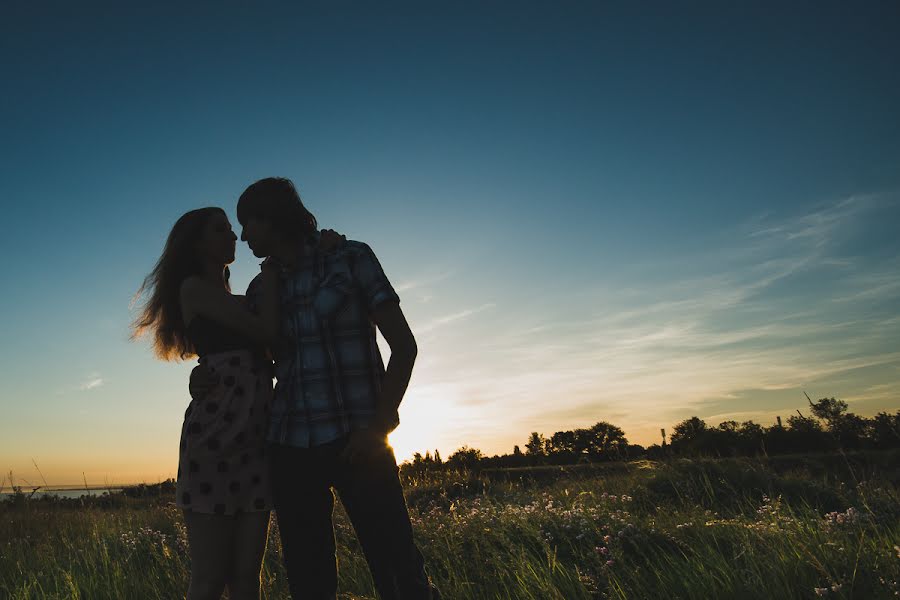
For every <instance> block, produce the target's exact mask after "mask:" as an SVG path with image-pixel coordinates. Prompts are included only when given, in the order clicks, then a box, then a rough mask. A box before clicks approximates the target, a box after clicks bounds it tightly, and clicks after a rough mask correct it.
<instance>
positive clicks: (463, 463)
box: [447, 446, 484, 470]
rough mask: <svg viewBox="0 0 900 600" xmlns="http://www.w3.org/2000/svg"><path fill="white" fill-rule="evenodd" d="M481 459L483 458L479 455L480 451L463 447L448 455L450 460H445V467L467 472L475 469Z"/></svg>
mask: <svg viewBox="0 0 900 600" xmlns="http://www.w3.org/2000/svg"><path fill="white" fill-rule="evenodd" d="M482 458H484V455H483V454H482V453H481V450H478V449H477V448H469V447H468V446H463V447H462V448H460V449H459V450H457V451H456V452H454V453H453V454H451V455H450V458H448V459H447V465H448V466H450V467H451V468H454V469H459V470H462V469H467V470H469V469H474V468H476V467H477V466H478V463H479V462H481V459H482Z"/></svg>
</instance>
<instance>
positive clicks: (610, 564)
mask: <svg viewBox="0 0 900 600" xmlns="http://www.w3.org/2000/svg"><path fill="white" fill-rule="evenodd" d="M614 564H616V561H614V560H612V559H610V560H608V561H606V566H607V567H611V566H613V565H614Z"/></svg>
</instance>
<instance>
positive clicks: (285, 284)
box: [237, 178, 438, 600]
mask: <svg viewBox="0 0 900 600" xmlns="http://www.w3.org/2000/svg"><path fill="white" fill-rule="evenodd" d="M237 214H238V220H239V221H240V223H241V226H242V227H243V231H242V233H241V239H242V240H243V241H246V242H247V244H248V245H249V246H250V249H251V250H252V251H253V254H254V255H255V256H257V257H260V258H266V260H267V261H273V262H275V263H276V264H277V266H278V268H279V270H280V283H279V288H280V297H281V302H280V310H281V314H280V320H281V325H282V334H281V339H280V341H279V342H278V343H277V344H276V346H275V347H274V348H272V354H273V358H274V360H275V376H276V378H277V384H276V386H275V395H274V401H273V405H272V411H271V414H272V416H271V420H270V425H269V430H268V442H269V444H268V455H269V465H270V469H271V475H270V476H271V481H272V492H273V496H274V504H275V511H276V514H277V516H278V525H279V529H280V531H281V542H282V547H283V550H284V561H285V566H286V568H287V572H288V583H289V585H290V589H291V595H292V596H293V597H294V598H295V599H298V600H299V599H307V598H308V599H311V600H320V599H323V600H324V599H326V598H328V599H331V598H335V597H336V593H337V567H336V563H335V542H334V528H333V523H332V509H333V506H334V495H333V493H332V488H334V489H335V490H336V491H337V493H338V494H339V495H340V498H341V501H342V503H343V504H344V507H345V509H346V511H347V514H348V516H349V517H350V520H351V522H352V524H353V527H354V529H355V531H356V534H357V537H358V538H359V541H360V545H361V546H362V549H363V552H364V554H365V557H366V561H367V562H368V564H369V568H370V571H371V573H372V578H373V580H374V582H375V587H376V589H377V590H378V593H379V595H380V596H381V598H383V599H384V600H393V599H398V600H407V599H408V600H419V599H431V598H437V597H438V594H437V590H435V589H434V588H433V587H432V586H431V584H430V583H429V581H428V576H427V575H426V573H425V568H424V560H423V558H422V554H421V553H420V552H419V550H418V548H417V547H416V545H415V543H414V541H413V536H412V527H411V525H410V520H409V514H408V513H407V509H406V502H405V499H404V497H403V490H402V488H401V485H400V479H399V476H398V468H397V462H396V459H395V457H394V453H393V450H392V449H391V447H390V446H389V445H388V443H387V435H388V434H389V433H390V432H391V431H392V430H393V429H394V428H395V427H396V426H397V425H398V424H399V417H398V414H397V408H398V406H399V405H400V401H401V400H402V398H403V394H404V393H405V392H406V388H407V385H408V384H409V378H410V375H411V373H412V368H413V364H414V363H415V358H416V342H415V338H414V337H413V334H412V332H411V331H410V329H409V325H408V323H407V322H406V318H405V317H404V315H403V312H402V310H401V309H400V299H399V297H398V296H397V293H396V292H395V291H394V289H393V287H392V286H391V284H390V282H389V281H388V279H387V277H386V276H385V274H384V271H383V270H382V268H381V265H380V264H379V262H378V259H377V258H376V257H375V254H374V253H373V252H372V250H371V248H369V247H368V246H367V245H366V244H363V243H360V242H354V241H347V242H344V243H342V244H340V245H339V246H338V247H337V248H336V249H334V250H333V251H331V252H327V253H326V252H323V251H322V250H321V249H320V246H319V244H318V236H319V234H318V231H317V229H316V227H317V226H316V220H315V217H313V215H312V214H310V213H309V212H308V211H307V210H306V209H305V208H304V206H303V204H302V202H301V200H300V197H299V195H298V194H297V191H296V190H295V188H294V185H293V184H292V183H291V181H290V180H288V179H283V178H267V179H262V180H260V181H257V182H256V183H254V184H252V185H251V186H250V187H248V188H247V189H246V190H245V191H244V193H243V194H242V195H241V197H240V199H239V201H238V207H237ZM257 281H258V277H257V279H254V280H253V282H251V284H250V287H249V288H248V290H247V298H248V301H249V302H250V304H251V305H252V304H253V302H254V295H255V290H256V288H257ZM376 327H378V329H379V330H380V331H381V333H382V335H383V336H384V339H385V340H386V341H387V343H388V345H389V346H390V348H391V357H390V361H389V364H388V366H387V369H386V370H385V368H384V364H383V362H382V359H381V354H380V352H379V350H378V345H377V343H376V340H375V328H376Z"/></svg>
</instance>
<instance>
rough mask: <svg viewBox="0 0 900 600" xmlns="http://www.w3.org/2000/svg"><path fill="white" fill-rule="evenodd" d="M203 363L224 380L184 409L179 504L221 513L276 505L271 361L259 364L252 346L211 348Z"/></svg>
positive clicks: (177, 490)
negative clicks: (269, 442) (270, 453)
mask: <svg viewBox="0 0 900 600" xmlns="http://www.w3.org/2000/svg"><path fill="white" fill-rule="evenodd" d="M200 364H202V365H206V367H207V368H208V369H209V370H210V372H212V373H213V374H214V375H217V376H218V377H219V383H218V384H217V385H216V387H215V388H214V389H213V390H212V391H211V392H210V393H209V395H208V396H207V397H206V398H203V399H202V400H200V401H197V400H192V401H191V403H190V405H188V407H187V410H186V411H185V413H184V425H183V426H182V428H181V447H180V454H179V460H178V480H177V483H176V486H175V493H176V504H177V505H178V506H179V507H180V508H183V509H185V510H192V511H196V512H201V513H210V514H217V515H234V514H239V513H241V512H248V511H267V510H270V509H271V507H272V495H271V492H270V490H269V477H268V469H267V466H266V455H265V442H266V425H267V423H268V419H269V410H270V407H271V404H272V378H271V373H270V369H271V367H269V366H268V365H266V366H264V367H261V366H259V364H258V363H256V362H254V357H253V354H251V353H250V352H249V351H247V350H236V351H229V352H217V353H214V354H208V355H207V356H205V357H203V358H201V359H200Z"/></svg>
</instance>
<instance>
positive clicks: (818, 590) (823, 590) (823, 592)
mask: <svg viewBox="0 0 900 600" xmlns="http://www.w3.org/2000/svg"><path fill="white" fill-rule="evenodd" d="M813 591H814V592H815V593H816V596H819V597H822V596H824V595H826V594H827V593H828V588H827V587H824V588H813Z"/></svg>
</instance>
